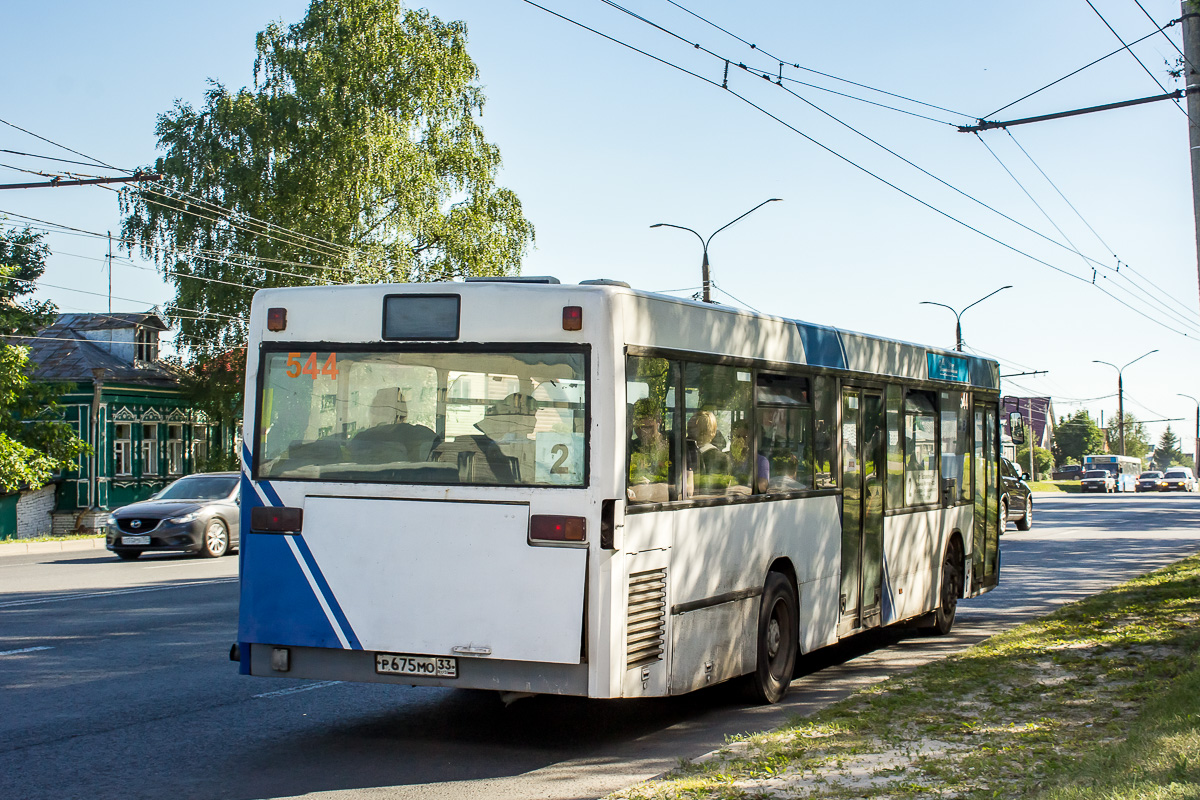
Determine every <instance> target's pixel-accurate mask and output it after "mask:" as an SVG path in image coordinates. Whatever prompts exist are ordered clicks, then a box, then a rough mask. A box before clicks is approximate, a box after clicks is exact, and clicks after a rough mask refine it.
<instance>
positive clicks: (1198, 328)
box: [975, 134, 1200, 333]
mask: <svg viewBox="0 0 1200 800" xmlns="http://www.w3.org/2000/svg"><path fill="white" fill-rule="evenodd" d="M975 138H976V139H978V140H979V143H980V144H982V145H983V146H984V147H985V148H986V149H987V151H988V152H989V153H991V154H992V157H993V158H995V159H996V163H998V164H999V165H1000V167H1001V169H1003V170H1004V171H1005V172H1006V173H1007V174H1008V176H1009V177H1010V178H1012V179H1013V182H1014V183H1016V184H1017V186H1018V187H1019V188H1020V189H1021V191H1022V192H1024V193H1025V196H1026V197H1028V198H1029V201H1030V202H1031V203H1033V204H1034V206H1035V207H1036V208H1037V209H1038V211H1041V212H1042V214H1043V215H1044V216H1045V217H1046V219H1047V221H1049V222H1050V224H1051V225H1052V226H1054V229H1055V230H1056V231H1058V233H1059V235H1060V236H1062V237H1063V239H1064V240H1065V241H1066V242H1067V244H1069V245H1070V246H1071V248H1072V249H1073V250H1074V251H1075V252H1076V253H1078V254H1079V257H1080V258H1082V259H1083V260H1084V262H1085V264H1086V263H1088V262H1089V261H1092V259H1089V258H1088V257H1087V256H1085V255H1084V254H1083V253H1082V252H1080V250H1079V248H1078V247H1076V246H1075V243H1074V242H1072V241H1071V239H1070V237H1069V236H1067V234H1066V233H1065V232H1064V231H1063V229H1062V228H1060V227H1059V226H1058V223H1056V222H1055V221H1054V219H1053V218H1052V217H1051V216H1050V214H1049V212H1047V211H1046V209H1045V208H1043V207H1042V205H1041V204H1040V203H1039V202H1038V201H1037V200H1036V199H1035V198H1034V196H1033V195H1032V194H1031V193H1030V191H1029V190H1028V189H1027V188H1026V187H1025V185H1024V184H1023V183H1021V180H1020V179H1019V178H1018V177H1017V176H1016V175H1015V174H1013V171H1012V170H1010V169H1009V168H1008V165H1006V164H1005V163H1004V161H1003V160H1002V159H1001V158H1000V156H999V154H997V153H996V151H995V150H993V149H992V147H991V146H990V145H989V144H988V143H987V142H986V141H984V139H983V137H982V136H979V135H978V134H976V137H975ZM1035 166H1036V165H1035ZM1043 174H1044V173H1043ZM1064 199H1065V198H1064ZM1101 268H1102V269H1109V270H1111V269H1112V268H1111V267H1107V266H1103V265H1101ZM1093 269H1094V268H1093ZM1117 274H1118V275H1119V274H1120V273H1119V272H1117ZM1105 277H1107V276H1105ZM1126 280H1128V278H1126ZM1130 283H1131V285H1133V286H1134V288H1136V289H1137V290H1138V291H1140V292H1142V294H1144V295H1146V297H1147V298H1148V301H1147V300H1142V299H1141V298H1138V300H1139V301H1140V302H1149V303H1150V304H1151V305H1152V306H1157V307H1158V308H1159V309H1160V310H1161V311H1163V312H1164V313H1166V314H1169V315H1170V316H1172V317H1173V318H1174V319H1175V321H1177V322H1179V323H1181V324H1183V325H1185V326H1187V327H1189V328H1191V329H1192V331H1193V332H1195V333H1200V323H1197V322H1193V321H1192V320H1190V319H1188V318H1186V317H1183V316H1182V315H1180V314H1179V313H1177V312H1176V311H1175V310H1174V309H1171V308H1167V307H1166V306H1164V305H1163V304H1162V303H1161V302H1160V301H1159V300H1158V299H1157V298H1155V297H1153V296H1151V295H1150V293H1149V292H1147V291H1146V290H1145V289H1143V288H1142V287H1140V286H1137V284H1133V282H1132V281H1130ZM1139 313H1140V312H1139Z"/></svg>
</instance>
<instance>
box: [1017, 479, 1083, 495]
mask: <svg viewBox="0 0 1200 800" xmlns="http://www.w3.org/2000/svg"><path fill="white" fill-rule="evenodd" d="M1029 488H1030V489H1032V490H1033V491H1035V492H1074V493H1076V494H1078V493H1079V481H1029Z"/></svg>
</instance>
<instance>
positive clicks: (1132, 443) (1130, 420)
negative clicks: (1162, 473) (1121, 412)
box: [1104, 413, 1154, 461]
mask: <svg viewBox="0 0 1200 800" xmlns="http://www.w3.org/2000/svg"><path fill="white" fill-rule="evenodd" d="M1112 420H1113V421H1112V422H1110V423H1108V428H1107V429H1106V430H1105V434H1104V438H1105V441H1106V442H1108V450H1109V452H1111V453H1120V452H1121V428H1120V426H1119V425H1117V415H1116V414H1113V415H1112ZM1153 449H1154V447H1153V445H1151V444H1150V434H1148V433H1146V426H1145V424H1143V423H1141V422H1139V421H1138V418H1137V417H1135V416H1134V415H1133V414H1128V413H1127V414H1125V455H1127V456H1133V457H1134V458H1140V459H1142V460H1143V461H1145V460H1146V459H1147V458H1149V456H1150V453H1151V451H1152V450H1153Z"/></svg>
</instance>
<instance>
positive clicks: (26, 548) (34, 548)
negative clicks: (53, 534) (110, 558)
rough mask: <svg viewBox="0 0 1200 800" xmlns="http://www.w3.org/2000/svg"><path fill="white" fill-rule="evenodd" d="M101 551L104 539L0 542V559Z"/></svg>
mask: <svg viewBox="0 0 1200 800" xmlns="http://www.w3.org/2000/svg"><path fill="white" fill-rule="evenodd" d="M96 549H99V550H103V549H104V537H103V536H101V537H99V538H96V539H67V540H64V541H58V542H0V558H4V557H5V556H24V555H30V554H37V553H61V552H68V551H71V550H96Z"/></svg>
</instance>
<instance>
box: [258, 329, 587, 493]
mask: <svg viewBox="0 0 1200 800" xmlns="http://www.w3.org/2000/svg"><path fill="white" fill-rule="evenodd" d="M260 373H261V375H262V390H261V394H260V396H259V399H258V400H259V402H258V420H259V423H258V424H259V427H258V434H257V452H256V460H255V464H256V470H255V477H256V478H267V479H301V480H303V479H307V480H320V481H338V482H342V481H347V482H369V483H419V484H490V485H504V486H582V485H584V481H585V468H584V466H585V464H586V463H587V459H586V437H585V430H586V423H585V420H586V407H585V400H586V396H587V392H586V388H587V387H586V364H585V356H584V353H582V352H553V353H539V352H505V353H463V352H436V351H425V352H395V351H389V352H362V351H349V352H343V351H299V352H296V351H292V352H283V351H279V352H276V351H268V352H264V353H263V355H262V362H261V365H260Z"/></svg>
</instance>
